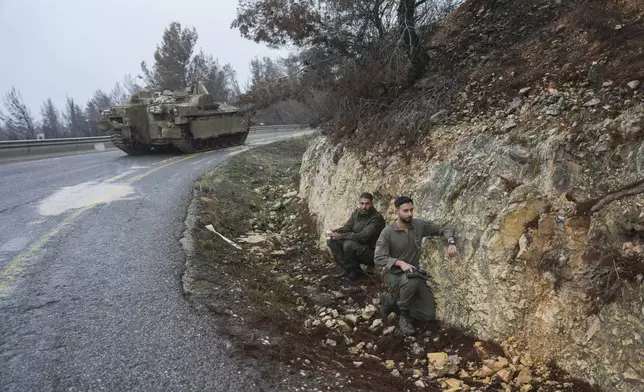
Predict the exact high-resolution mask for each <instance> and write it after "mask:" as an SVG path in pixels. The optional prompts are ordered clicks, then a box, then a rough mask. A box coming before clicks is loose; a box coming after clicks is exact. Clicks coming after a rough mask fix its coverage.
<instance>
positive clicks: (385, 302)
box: [380, 293, 396, 323]
mask: <svg viewBox="0 0 644 392" xmlns="http://www.w3.org/2000/svg"><path fill="white" fill-rule="evenodd" d="M395 310H396V297H394V295H393V294H392V293H381V294H380V315H381V316H382V320H383V321H384V322H385V323H386V322H387V320H389V314H390V313H391V312H393V311H395Z"/></svg>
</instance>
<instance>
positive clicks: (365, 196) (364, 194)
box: [360, 192, 373, 201]
mask: <svg viewBox="0 0 644 392" xmlns="http://www.w3.org/2000/svg"><path fill="white" fill-rule="evenodd" d="M360 198H361V199H369V200H371V201H373V195H372V194H371V193H369V192H362V193H361V194H360Z"/></svg>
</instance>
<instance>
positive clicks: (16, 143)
mask: <svg viewBox="0 0 644 392" xmlns="http://www.w3.org/2000/svg"><path fill="white" fill-rule="evenodd" d="M109 141H110V137H109V136H92V137H65V138H55V139H40V140H36V139H29V140H3V141H0V149H2V148H20V147H31V146H62V145H68V144H89V143H106V142H109Z"/></svg>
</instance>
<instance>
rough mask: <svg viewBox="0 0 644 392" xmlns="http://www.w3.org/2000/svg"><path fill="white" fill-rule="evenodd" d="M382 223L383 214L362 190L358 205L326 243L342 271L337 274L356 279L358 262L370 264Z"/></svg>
mask: <svg viewBox="0 0 644 392" xmlns="http://www.w3.org/2000/svg"><path fill="white" fill-rule="evenodd" d="M384 227H385V218H383V217H382V214H380V212H378V210H376V209H375V208H374V207H373V195H372V194H371V193H367V192H365V193H363V194H361V195H360V198H359V201H358V208H357V209H356V210H355V211H354V212H353V213H352V214H351V216H350V217H349V220H348V221H347V222H346V223H345V224H344V225H343V226H342V227H340V228H337V229H335V230H333V231H332V232H331V233H330V235H329V237H330V239H327V245H328V246H329V249H330V250H331V253H332V254H333V257H334V258H335V261H336V263H338V265H340V267H342V269H343V271H342V272H341V273H340V274H338V275H336V278H340V277H341V278H346V279H348V280H355V279H357V278H358V277H360V276H361V274H362V270H361V269H360V264H365V265H367V266H373V252H374V249H375V247H376V240H378V236H379V235H380V232H381V231H382V229H383V228H384Z"/></svg>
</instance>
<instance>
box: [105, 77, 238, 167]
mask: <svg viewBox="0 0 644 392" xmlns="http://www.w3.org/2000/svg"><path fill="white" fill-rule="evenodd" d="M99 129H100V130H102V131H103V132H109V133H111V136H112V142H113V143H114V145H115V146H116V147H118V148H120V149H121V150H123V151H125V152H126V153H128V154H130V155H141V154H149V153H152V152H157V151H168V150H172V149H178V150H180V151H182V152H184V153H186V154H191V153H195V152H201V151H208V150H214V149H218V148H223V147H229V146H237V145H241V144H244V142H245V141H246V138H247V137H248V131H249V130H250V119H249V118H248V117H247V116H245V115H244V114H242V113H241V111H240V110H239V109H238V108H236V107H234V106H231V105H227V104H224V103H219V102H214V101H213V99H212V95H211V94H210V93H208V90H207V89H206V87H205V86H204V85H203V84H202V83H197V84H195V85H193V86H191V87H189V88H187V89H186V90H177V91H168V90H166V91H163V92H152V91H140V92H138V93H135V94H132V96H131V97H130V99H129V100H128V101H127V102H125V103H123V104H122V105H119V106H115V107H112V108H109V109H105V110H103V111H102V112H101V121H100V122H99Z"/></svg>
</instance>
